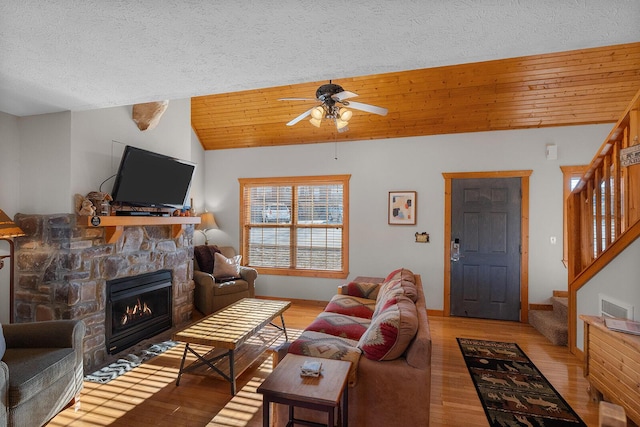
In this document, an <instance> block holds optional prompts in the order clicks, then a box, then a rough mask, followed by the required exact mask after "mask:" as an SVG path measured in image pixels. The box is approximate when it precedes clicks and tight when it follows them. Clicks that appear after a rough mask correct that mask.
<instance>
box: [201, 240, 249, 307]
mask: <svg viewBox="0 0 640 427" xmlns="http://www.w3.org/2000/svg"><path fill="white" fill-rule="evenodd" d="M215 252H220V253H221V254H222V255H224V257H226V258H228V259H232V258H233V257H235V256H236V253H235V250H234V249H233V248H232V247H231V246H220V247H218V246H215V245H208V246H207V245H201V246H196V247H195V248H194V259H193V267H194V268H193V270H194V271H193V280H194V282H195V291H194V305H195V306H196V308H197V309H198V311H200V312H201V313H202V314H204V315H208V314H211V313H214V312H216V311H218V310H221V309H223V308H225V307H226V306H228V305H229V304H232V303H234V302H236V301H239V300H241V299H242V298H254V297H255V294H256V293H255V281H256V278H257V277H258V272H257V271H256V270H255V269H253V268H250V267H244V266H240V267H239V271H238V275H237V276H238V277H236V278H228V279H225V278H222V279H221V278H218V279H216V278H215V277H214V271H213V269H214V261H213V254H214V253H215Z"/></svg>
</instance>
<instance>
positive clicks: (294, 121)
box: [287, 107, 315, 126]
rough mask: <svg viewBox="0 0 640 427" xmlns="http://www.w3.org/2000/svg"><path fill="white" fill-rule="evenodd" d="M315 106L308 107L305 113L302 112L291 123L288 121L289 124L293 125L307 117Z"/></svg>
mask: <svg viewBox="0 0 640 427" xmlns="http://www.w3.org/2000/svg"><path fill="white" fill-rule="evenodd" d="M313 108H315V107H313ZM313 108H310V109H308V110H307V111H305V112H304V113H302V114H300V115H299V116H298V117H296V118H295V119H293V120H291V121H290V122H289V123H287V126H293V125H295V124H296V123H298V122H299V121H300V120H302V119H304V118H305V117H307V116H308V115H309V114H311V110H313Z"/></svg>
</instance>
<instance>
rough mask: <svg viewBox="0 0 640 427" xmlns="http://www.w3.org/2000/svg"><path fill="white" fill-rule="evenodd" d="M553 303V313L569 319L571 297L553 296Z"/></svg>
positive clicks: (559, 317)
mask: <svg viewBox="0 0 640 427" xmlns="http://www.w3.org/2000/svg"><path fill="white" fill-rule="evenodd" d="M551 304H552V305H553V314H554V315H555V316H556V317H557V318H558V319H564V320H565V321H568V319H569V298H566V297H552V298H551Z"/></svg>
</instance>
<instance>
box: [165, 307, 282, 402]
mask: <svg viewBox="0 0 640 427" xmlns="http://www.w3.org/2000/svg"><path fill="white" fill-rule="evenodd" d="M290 306H291V302H289V301H274V300H263V299H255V298H244V299H242V300H240V301H238V302H236V303H234V304H231V305H230V306H228V307H226V308H224V309H222V310H220V311H217V312H215V313H213V314H210V315H209V316H207V317H204V318H202V319H201V320H199V321H197V322H196V323H194V324H192V325H191V326H188V327H187V328H185V329H183V330H181V331H179V332H176V333H175V334H174V335H173V339H174V340H176V341H182V342H185V343H187V344H186V346H185V349H184V353H183V355H182V362H181V363H180V371H179V373H178V379H177V380H176V386H178V385H180V377H181V376H182V374H184V373H187V372H192V373H196V374H204V375H211V374H217V375H218V376H220V377H222V378H224V379H225V380H227V381H229V383H231V394H232V395H235V394H236V378H238V376H240V375H241V374H242V373H243V372H244V370H245V369H247V368H248V367H249V366H250V365H251V364H252V363H253V362H255V361H256V360H257V359H258V358H259V357H260V356H261V355H262V354H263V353H264V352H265V351H266V350H267V349H268V348H269V346H270V345H271V344H272V343H273V342H275V341H276V340H277V339H278V338H279V337H280V336H281V335H282V334H284V337H285V340H288V337H287V329H286V327H285V324H284V317H283V313H284V311H285V310H286V309H288V308H289V307H290ZM278 316H279V317H280V322H281V326H278V325H275V324H274V323H273V320H274V319H275V318H276V317H278ZM192 344H193V345H197V344H199V345H203V346H206V347H212V350H210V351H208V352H207V353H205V354H200V353H198V351H201V350H197V349H194V348H193V346H192ZM187 352H191V353H192V354H193V355H195V356H196V358H197V360H195V361H194V362H193V363H192V364H190V365H188V366H184V365H185V360H186V358H187ZM227 361H228V362H227Z"/></svg>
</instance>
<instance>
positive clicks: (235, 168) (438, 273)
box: [205, 124, 611, 309]
mask: <svg viewBox="0 0 640 427" xmlns="http://www.w3.org/2000/svg"><path fill="white" fill-rule="evenodd" d="M302 126H304V124H302ZM610 130H611V125H594V126H574V127H555V128H546V129H530V130H522V131H500V132H484V133H473V134H457V135H438V136H425V137H414V138H404V139H387V140H374V141H360V142H350V143H338V144H337V147H336V145H335V144H333V143H329V144H308V145H300V146H285V147H264V148H251V149H234V150H214V151H208V152H206V153H205V156H206V163H207V171H206V183H207V186H206V204H207V206H208V208H209V210H211V211H213V212H214V213H215V215H216V221H217V222H218V225H219V226H220V228H221V229H222V230H223V231H224V232H225V233H226V237H227V238H228V240H229V241H230V242H231V243H232V244H233V245H234V246H235V247H236V248H238V247H239V239H240V237H239V224H238V210H239V184H238V177H270V176H296V175H316V174H318V175H325V174H343V173H348V174H351V175H352V177H351V182H350V196H351V198H350V203H349V209H350V254H349V259H350V275H349V278H348V279H353V278H354V277H355V276H358V275H366V276H384V275H386V274H387V273H389V272H390V271H391V270H393V269H394V268H397V267H401V266H403V267H406V268H409V269H411V270H413V271H414V272H415V273H419V274H421V275H422V281H423V285H424V288H425V295H426V298H427V306H428V307H429V308H430V309H443V307H444V306H443V303H444V301H443V298H444V296H443V280H444V270H443V257H444V239H445V236H443V229H444V179H443V177H442V173H443V172H468V171H492V170H522V169H531V170H533V173H532V175H531V180H530V203H531V211H530V216H529V225H530V236H529V238H530V246H529V254H530V255H529V298H530V302H532V303H542V302H546V301H547V299H548V298H549V297H550V296H551V294H552V291H553V290H554V289H566V287H567V285H566V281H567V271H566V269H565V268H564V266H563V265H562V262H561V260H562V232H563V231H562V215H563V214H562V184H563V178H562V172H561V170H560V165H577V164H587V163H589V162H590V161H591V159H592V157H593V155H594V154H595V152H596V150H597V149H598V148H599V146H600V145H601V144H602V142H603V141H604V138H605V137H606V136H607V134H608V133H609V131H610ZM548 143H554V144H556V145H557V147H558V160H547V159H546V157H545V146H546V144H548ZM336 149H337V157H338V158H337V159H334V157H335V153H336ZM393 190H416V191H417V192H418V198H417V199H418V200H417V214H418V215H417V225H416V226H390V225H388V224H387V199H388V192H389V191H393ZM423 231H426V232H427V233H429V234H430V236H431V243H428V244H419V243H415V238H414V233H415V232H423ZM551 236H556V237H557V242H558V243H557V244H556V245H551V244H550V242H549V237H551ZM336 282H337V281H336V280H328V279H315V278H300V277H286V276H266V275H262V276H260V277H259V279H258V283H257V293H258V294H259V295H268V296H279V297H290V298H306V299H319V300H328V299H329V298H330V297H331V296H332V295H333V294H334V293H335V289H336V284H337V283H336Z"/></svg>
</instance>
